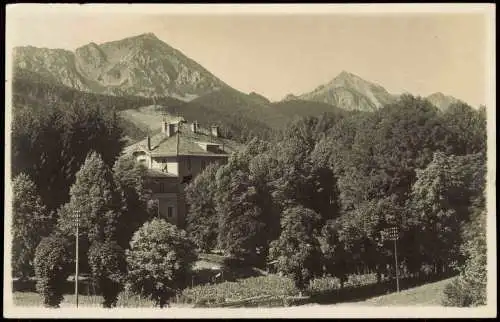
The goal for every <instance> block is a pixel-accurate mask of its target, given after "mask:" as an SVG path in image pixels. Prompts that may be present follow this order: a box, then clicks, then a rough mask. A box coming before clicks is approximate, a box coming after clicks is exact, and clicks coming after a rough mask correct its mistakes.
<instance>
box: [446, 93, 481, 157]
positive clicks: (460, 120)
mask: <svg viewBox="0 0 500 322" xmlns="http://www.w3.org/2000/svg"><path fill="white" fill-rule="evenodd" d="M442 118H443V124H444V125H445V126H446V128H447V130H448V131H449V133H450V136H449V138H450V141H451V140H452V141H451V142H450V143H451V144H450V146H451V147H452V149H453V150H452V151H451V153H453V154H456V155H465V154H474V153H479V152H486V109H485V108H484V106H483V107H481V108H480V109H479V110H475V109H473V108H472V107H470V106H469V105H467V104H465V103H462V102H460V103H455V104H452V105H450V107H449V108H448V109H446V111H445V112H444V113H443V116H442Z"/></svg>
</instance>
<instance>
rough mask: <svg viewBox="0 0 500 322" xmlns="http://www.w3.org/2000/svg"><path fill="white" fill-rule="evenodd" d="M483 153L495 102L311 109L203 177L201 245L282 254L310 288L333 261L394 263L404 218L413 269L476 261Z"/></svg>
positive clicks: (256, 257) (193, 212) (347, 266)
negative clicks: (395, 235)
mask: <svg viewBox="0 0 500 322" xmlns="http://www.w3.org/2000/svg"><path fill="white" fill-rule="evenodd" d="M485 161H486V115H485V110H484V109H480V110H475V109H473V108H471V107H470V106H467V105H465V104H461V103H459V104H455V105H452V106H450V107H449V109H447V110H446V111H445V112H444V113H441V112H440V111H439V110H438V109H437V108H436V107H435V106H433V105H432V104H430V103H429V102H428V101H426V100H424V99H422V98H419V97H413V96H410V95H403V96H402V97H401V98H400V99H398V100H397V101H396V102H394V103H391V104H389V105H387V106H385V107H383V108H381V109H380V110H377V111H375V112H370V113H353V114H347V115H332V114H329V115H327V114H325V115H323V116H320V117H305V118H302V119H300V120H297V121H295V122H293V123H292V124H290V125H289V126H287V127H286V128H285V129H284V130H283V131H282V132H281V134H280V135H278V136H277V138H276V139H274V140H272V141H270V142H265V141H260V140H253V141H252V142H251V143H250V144H249V145H248V146H247V148H246V150H245V151H243V152H241V153H239V154H237V155H234V156H233V157H232V158H231V159H230V161H229V163H228V164H227V165H224V166H222V167H220V168H218V169H212V168H208V169H206V171H205V172H203V173H202V174H201V175H200V176H198V177H197V178H196V179H195V180H194V181H193V183H192V184H191V185H190V186H189V187H188V190H187V191H188V198H189V203H190V205H191V208H190V213H189V215H188V226H187V230H188V232H190V233H191V234H192V235H193V236H194V237H195V240H196V243H197V245H198V246H199V247H200V248H202V249H212V248H219V249H222V250H224V251H225V252H227V253H229V254H233V255H236V256H242V257H244V258H249V259H252V260H253V261H257V262H259V261H265V260H276V261H277V266H278V269H279V270H280V271H282V272H284V273H285V274H286V275H288V276H290V277H291V278H293V279H294V280H295V282H296V283H297V286H298V287H304V285H307V282H308V281H309V280H310V279H312V278H313V277H314V276H321V274H323V273H324V272H325V271H324V269H326V272H328V273H330V274H333V275H334V276H337V277H339V278H340V279H341V280H343V279H344V278H345V277H346V276H347V274H350V273H355V272H357V271H366V270H370V271H373V272H377V274H379V276H380V274H386V273H387V271H386V270H387V268H386V264H387V265H389V267H390V266H391V265H392V263H393V255H394V253H393V248H392V247H391V245H392V244H391V243H390V241H389V240H387V239H384V235H383V231H384V229H385V228H389V227H396V228H397V229H398V232H399V238H400V240H399V245H400V248H399V249H398V253H399V254H398V256H399V257H400V260H401V262H402V263H403V264H402V265H403V266H404V267H405V268H404V269H405V270H408V271H409V272H412V273H414V274H418V273H420V272H422V271H423V270H426V269H427V270H430V271H432V272H433V273H434V274H437V275H440V274H445V273H446V272H451V271H453V270H454V269H456V268H457V267H461V266H462V265H463V264H464V263H465V262H467V263H468V262H470V260H469V259H468V258H469V257H470V256H469V255H467V254H468V252H470V251H467V250H462V249H461V245H467V244H466V243H468V242H469V241H468V240H469V239H468V237H467V236H468V234H471V232H470V229H471V227H472V226H471V224H470V223H471V221H472V220H476V219H474V218H476V217H475V216H476V215H474V216H473V214H475V213H481V210H484V199H483V196H484V189H485V171H486V163H485ZM481 200H483V201H481ZM468 227H469V228H468ZM474 231H475V232H476V234H479V235H480V236H485V231H484V229H482V230H481V231H480V232H479V233H478V232H477V228H475V230H474ZM464 247H466V246H464ZM476 262H477V261H476ZM299 268H300V269H299ZM474 269H476V270H479V271H481V270H482V271H484V270H485V267H484V266H480V265H479V266H477V265H476V266H475V268H474ZM477 282H478V283H484V280H483V281H477ZM481 285H483V284H481ZM484 285H485V284H484ZM484 285H483V286H484Z"/></svg>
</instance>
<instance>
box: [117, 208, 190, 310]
mask: <svg viewBox="0 0 500 322" xmlns="http://www.w3.org/2000/svg"><path fill="white" fill-rule="evenodd" d="M194 249H195V245H194V243H193V242H192V241H191V240H190V239H188V237H187V236H186V233H185V231H183V230H180V229H178V228H177V227H175V226H174V225H172V224H170V223H168V222H167V221H165V220H163V219H157V218H155V219H153V220H152V221H150V222H146V223H145V224H144V225H143V226H142V227H141V228H139V229H138V230H137V231H136V232H135V234H134V236H133V237H132V241H131V242H130V249H129V250H127V265H128V280H129V283H130V286H131V290H132V291H133V292H134V293H137V294H141V295H143V296H146V297H148V298H150V299H152V300H153V301H154V302H155V305H157V306H159V307H160V308H163V307H164V306H165V304H167V302H168V299H169V298H170V297H172V296H173V295H175V294H176V292H177V291H178V290H180V289H182V288H184V287H185V285H186V282H187V275H188V273H189V271H190V268H191V266H192V264H193V263H194V262H195V261H196V254H195V253H194Z"/></svg>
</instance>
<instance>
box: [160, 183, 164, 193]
mask: <svg viewBox="0 0 500 322" xmlns="http://www.w3.org/2000/svg"><path fill="white" fill-rule="evenodd" d="M163 192H165V184H164V183H163V182H161V183H160V193H163Z"/></svg>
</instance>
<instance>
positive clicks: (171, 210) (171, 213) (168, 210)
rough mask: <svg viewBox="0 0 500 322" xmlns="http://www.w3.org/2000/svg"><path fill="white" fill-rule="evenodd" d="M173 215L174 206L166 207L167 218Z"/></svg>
mask: <svg viewBox="0 0 500 322" xmlns="http://www.w3.org/2000/svg"><path fill="white" fill-rule="evenodd" d="M173 215H174V208H173V207H168V208H167V217H168V218H172V216H173Z"/></svg>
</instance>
